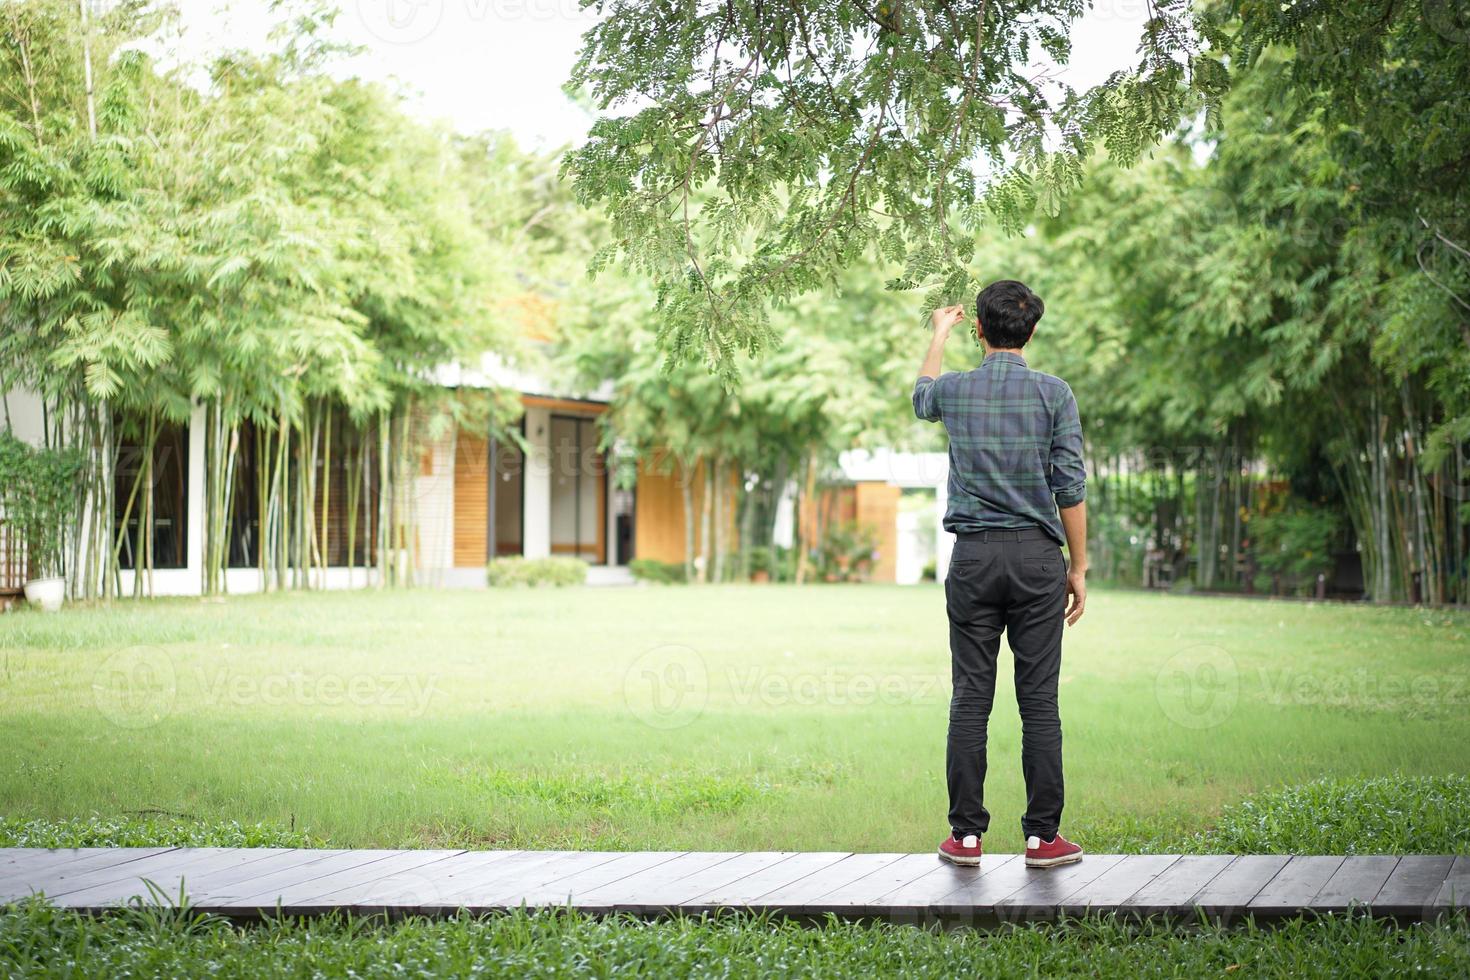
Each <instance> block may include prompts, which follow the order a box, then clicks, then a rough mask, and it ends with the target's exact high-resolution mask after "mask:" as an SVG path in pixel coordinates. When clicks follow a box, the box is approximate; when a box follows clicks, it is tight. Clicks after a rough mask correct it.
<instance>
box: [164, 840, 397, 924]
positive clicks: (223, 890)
mask: <svg viewBox="0 0 1470 980" xmlns="http://www.w3.org/2000/svg"><path fill="white" fill-rule="evenodd" d="M302 853H303V856H305V855H307V854H311V855H319V856H315V857H312V858H311V859H310V860H304V861H303V862H301V863H298V864H296V865H293V866H291V867H285V868H279V869H277V870H274V871H271V872H269V873H267V874H261V875H252V876H250V877H248V878H242V879H239V880H237V881H235V882H233V883H231V884H227V885H226V884H220V883H217V882H202V881H201V882H200V884H199V887H198V889H197V890H195V889H192V888H191V889H190V897H191V898H192V899H193V901H194V904H195V905H196V906H197V907H198V908H199V909H200V910H201V911H219V912H224V913H231V912H239V911H247V912H248V911H258V910H268V909H271V908H273V907H274V906H275V904H276V898H277V896H279V895H280V894H281V893H282V892H284V891H286V890H287V889H289V888H291V887H292V886H295V885H300V884H303V883H305V882H309V881H315V880H316V879H318V878H323V877H325V876H327V875H329V874H334V873H336V872H338V871H343V870H345V869H347V868H356V867H360V866H361V865H364V864H371V863H373V862H374V861H381V860H383V859H384V858H386V857H388V856H389V855H390V854H393V853H395V852H393V851H386V850H363V851H348V850H332V851H326V850H323V851H304V852H302Z"/></svg>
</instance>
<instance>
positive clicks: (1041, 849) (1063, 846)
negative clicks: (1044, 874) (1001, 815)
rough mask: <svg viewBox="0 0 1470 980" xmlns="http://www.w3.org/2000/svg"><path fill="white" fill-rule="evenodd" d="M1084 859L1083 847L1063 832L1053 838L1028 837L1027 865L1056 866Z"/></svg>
mask: <svg viewBox="0 0 1470 980" xmlns="http://www.w3.org/2000/svg"><path fill="white" fill-rule="evenodd" d="M1081 860H1082V848H1080V847H1078V846H1077V845H1076V844H1073V843H1072V842H1071V841H1069V840H1067V838H1065V837H1063V836H1062V835H1061V834H1057V835H1056V836H1055V837H1053V838H1052V839H1051V840H1042V839H1041V838H1040V837H1037V836H1035V835H1032V836H1030V837H1027V838H1026V867H1028V868H1055V867H1056V866H1057V865H1059V864H1071V863H1073V862H1074V861H1081Z"/></svg>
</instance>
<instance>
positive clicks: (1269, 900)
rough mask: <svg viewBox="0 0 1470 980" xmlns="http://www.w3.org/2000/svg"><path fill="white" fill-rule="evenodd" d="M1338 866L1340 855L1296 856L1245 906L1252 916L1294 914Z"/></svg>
mask: <svg viewBox="0 0 1470 980" xmlns="http://www.w3.org/2000/svg"><path fill="white" fill-rule="evenodd" d="M1341 867H1342V858H1341V857H1325V856H1319V855H1297V856H1295V857H1293V858H1292V859H1291V860H1289V861H1287V862H1286V865H1285V866H1284V867H1283V868H1282V869H1281V870H1280V871H1278V872H1276V875H1275V877H1273V878H1272V879H1271V880H1270V881H1268V882H1266V887H1264V888H1262V889H1261V890H1260V891H1259V892H1257V893H1256V897H1255V898H1253V899H1251V901H1250V904H1249V905H1248V906H1246V908H1247V909H1248V910H1249V912H1250V913H1251V914H1252V915H1262V916H1293V915H1297V914H1299V913H1300V912H1301V911H1302V909H1303V908H1304V907H1306V906H1307V905H1309V904H1311V901H1312V899H1313V898H1315V897H1316V896H1317V893H1318V892H1320V891H1321V890H1322V889H1323V888H1324V887H1325V886H1326V884H1327V882H1329V881H1331V880H1332V876H1333V875H1334V874H1336V873H1337V869H1338V868H1341Z"/></svg>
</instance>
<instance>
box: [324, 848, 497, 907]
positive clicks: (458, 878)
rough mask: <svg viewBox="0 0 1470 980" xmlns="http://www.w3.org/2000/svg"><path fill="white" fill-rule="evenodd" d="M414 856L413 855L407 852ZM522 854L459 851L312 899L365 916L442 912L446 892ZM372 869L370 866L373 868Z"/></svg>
mask: <svg viewBox="0 0 1470 980" xmlns="http://www.w3.org/2000/svg"><path fill="white" fill-rule="evenodd" d="M405 853H414V852H405ZM521 853H524V852H521V851H460V852H457V853H451V854H450V855H449V856H448V857H444V858H442V859H439V860H435V861H433V862H431V863H430V864H428V865H425V866H422V867H411V868H407V869H404V870H398V871H394V872H392V873H391V874H388V875H386V876H385V877H382V878H373V879H368V878H366V877H364V879H363V880H360V881H357V882H355V883H353V884H344V885H341V886H340V887H336V888H334V890H332V891H330V892H326V893H323V894H321V895H317V896H315V897H313V898H311V899H310V900H309V904H310V905H312V906H320V907H321V908H324V909H326V908H342V909H349V910H351V911H353V912H358V913H361V914H364V915H375V914H380V913H396V914H401V915H417V914H420V913H421V912H423V911H425V910H426V909H427V910H440V911H442V905H443V899H444V896H445V893H446V892H447V891H449V890H451V889H453V888H458V887H460V886H461V885H462V884H463V882H464V881H465V879H466V877H467V876H481V877H483V876H484V875H485V874H486V872H487V869H488V868H490V867H492V866H494V865H496V864H499V863H500V862H502V861H506V860H509V859H510V858H511V857H513V856H514V855H517V854H521ZM370 867H371V866H369V869H370Z"/></svg>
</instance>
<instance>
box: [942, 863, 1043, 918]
mask: <svg viewBox="0 0 1470 980" xmlns="http://www.w3.org/2000/svg"><path fill="white" fill-rule="evenodd" d="M965 870H968V869H965ZM979 870H980V873H979V874H976V875H974V876H973V877H970V879H969V880H968V881H966V882H964V883H963V884H961V885H960V886H959V887H958V888H956V889H955V890H954V891H952V892H949V893H948V894H946V895H941V896H940V897H939V898H937V899H935V900H934V901H933V902H931V903H930V905H929V909H930V911H931V912H933V913H934V914H935V915H937V916H940V917H942V918H945V919H960V920H962V921H968V920H971V919H975V918H987V917H992V916H994V915H995V903H997V902H999V901H1002V900H1003V899H1007V898H1010V897H1011V896H1012V895H1014V894H1015V893H1016V892H1018V891H1020V890H1021V889H1022V888H1025V887H1026V885H1027V883H1028V882H1029V881H1031V879H1032V878H1033V877H1034V876H1035V875H1036V874H1037V872H1038V869H1035V868H1028V867H1026V862H1025V861H1024V860H1016V861H1006V862H1005V863H1003V864H1001V865H999V866H998V867H995V868H991V867H989V866H988V865H987V864H986V861H985V858H983V857H982V858H981V859H980V869H979Z"/></svg>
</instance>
